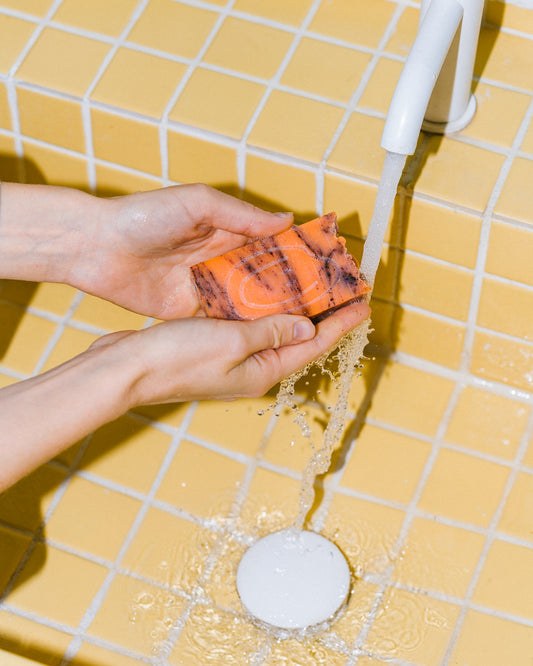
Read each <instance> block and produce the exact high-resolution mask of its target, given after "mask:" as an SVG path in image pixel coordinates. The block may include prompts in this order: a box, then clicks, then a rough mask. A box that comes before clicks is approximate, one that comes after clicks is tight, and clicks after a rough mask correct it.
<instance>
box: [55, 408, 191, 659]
mask: <svg viewBox="0 0 533 666" xmlns="http://www.w3.org/2000/svg"><path fill="white" fill-rule="evenodd" d="M194 410H195V405H191V406H190V407H189V409H188V412H187V415H186V416H185V418H184V420H183V423H182V424H181V426H180V428H179V429H178V431H177V433H176V435H175V436H174V438H173V439H172V441H171V443H170V446H169V448H168V451H167V453H166V455H165V457H164V460H163V463H162V464H161V467H160V469H159V471H158V473H157V475H156V477H155V479H154V481H153V482H152V485H151V488H150V490H149V492H148V494H147V495H146V497H145V499H144V501H143V503H142V505H141V507H140V509H139V511H138V513H137V516H136V517H135V520H134V522H133V524H132V526H131V527H130V529H129V531H128V534H127V535H126V538H125V539H124V541H123V543H122V545H121V548H120V550H119V553H118V555H117V557H116V558H115V561H114V562H113V564H112V566H111V567H110V569H109V572H108V574H107V576H106V578H105V580H104V582H103V583H102V585H101V587H100V589H99V590H98V592H97V593H96V595H95V597H94V598H93V600H92V602H91V603H90V604H89V606H88V608H87V610H86V611H85V613H84V616H83V617H82V619H81V620H80V623H79V625H78V629H77V632H76V636H75V638H74V639H73V640H72V641H71V643H70V645H69V646H68V647H67V649H66V651H65V653H64V656H63V660H62V662H61V666H66V665H67V664H69V663H70V661H71V660H72V659H73V658H74V656H75V655H76V653H77V651H78V650H79V648H80V646H81V642H82V638H83V636H84V635H85V633H86V631H87V629H88V628H89V626H90V625H91V623H92V621H93V620H94V618H95V616H96V614H97V612H98V611H99V609H100V606H101V605H102V603H103V600H104V599H105V597H106V595H107V593H108V591H109V588H110V586H111V584H112V582H113V580H114V578H115V576H116V573H117V571H118V567H120V564H121V562H122V560H123V558H124V556H125V555H126V552H127V550H128V549H129V547H130V546H131V543H132V542H133V539H134V538H135V536H136V534H137V532H138V530H139V528H140V526H141V524H142V523H143V521H144V519H145V517H146V514H147V513H148V511H149V509H150V507H151V506H152V503H153V501H154V499H155V494H156V492H157V489H158V488H159V486H160V484H161V482H162V480H163V477H164V475H165V474H166V472H167V470H168V468H169V466H170V463H171V462H172V459H173V458H174V455H175V454H176V451H177V450H178V448H179V445H180V443H181V441H182V438H183V433H184V432H185V430H186V429H187V427H188V424H189V422H190V419H191V418H192V415H193V413H194Z"/></svg>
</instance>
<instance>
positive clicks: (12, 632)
mask: <svg viewBox="0 0 533 666" xmlns="http://www.w3.org/2000/svg"><path fill="white" fill-rule="evenodd" d="M71 640H72V636H71V635H70V634H67V633H64V632H62V631H59V630H57V629H52V628H51V627H48V626H46V625H45V624H40V623H38V622H33V621H32V620H28V619H26V618H25V617H20V616H18V615H15V614H14V613H8V612H7V611H2V612H0V650H1V649H4V650H6V651H7V653H8V654H18V655H20V656H21V657H25V658H27V659H33V660H35V661H36V662H38V663H39V664H47V666H59V664H60V663H61V661H62V659H63V654H64V653H65V650H66V649H67V647H68V645H69V643H70V641H71ZM2 657H4V655H2ZM24 663H25V662H24ZM32 664H33V661H32ZM20 666H23V665H22V664H21V665H20ZM26 666H29V664H26Z"/></svg>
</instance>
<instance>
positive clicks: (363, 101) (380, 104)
mask: <svg viewBox="0 0 533 666" xmlns="http://www.w3.org/2000/svg"><path fill="white" fill-rule="evenodd" d="M402 69H403V63H401V62H398V61H397V60H389V59H388V58H380V59H379V60H378V62H377V64H376V67H375V68H374V71H373V72H372V76H371V77H370V81H369V82H368V83H367V84H366V87H365V89H364V92H363V94H362V95H361V98H360V100H359V103H358V106H359V107H361V108H363V109H364V108H366V109H374V110H376V111H381V113H385V114H386V113H387V112H388V110H389V106H390V103H391V100H392V95H393V93H394V91H395V90H396V84H397V83H398V79H399V78H400V73H401V71H402Z"/></svg>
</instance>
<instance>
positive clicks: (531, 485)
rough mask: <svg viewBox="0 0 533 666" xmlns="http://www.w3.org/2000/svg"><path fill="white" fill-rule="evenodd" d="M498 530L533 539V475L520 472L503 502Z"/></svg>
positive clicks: (520, 537)
mask: <svg viewBox="0 0 533 666" xmlns="http://www.w3.org/2000/svg"><path fill="white" fill-rule="evenodd" d="M498 530H499V531H500V532H503V533H504V534H509V535H511V536H515V537H517V538H519V539H525V540H527V541H533V475H531V474H526V473H520V474H519V475H518V476H517V478H516V481H515V482H514V485H513V487H512V489H511V492H510V494H509V496H508V498H507V501H506V503H505V508H504V510H503V514H502V517H501V519H500V522H499V523H498Z"/></svg>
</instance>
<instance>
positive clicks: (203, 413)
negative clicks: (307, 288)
mask: <svg viewBox="0 0 533 666" xmlns="http://www.w3.org/2000/svg"><path fill="white" fill-rule="evenodd" d="M524 4H526V3H523V2H522V3H503V2H500V1H499V0H487V2H486V10H485V21H484V24H483V28H482V32H481V36H480V42H479V48H478V55H477V61H476V66H475V72H474V74H475V76H474V90H475V95H476V99H477V112H476V115H475V118H474V120H473V122H472V123H471V124H470V126H469V127H467V128H466V129H465V130H463V131H462V132H461V133H459V134H456V135H452V136H448V137H445V138H443V137H437V136H429V135H425V134H422V135H421V138H420V142H419V145H418V149H417V152H416V154H415V156H414V157H413V158H411V159H410V160H409V161H408V163H407V167H406V170H405V172H404V175H403V178H402V182H401V186H400V189H399V193H398V197H397V200H396V205H395V208H394V212H393V214H392V216H391V220H390V226H389V229H388V231H387V236H386V243H385V246H384V248H383V253H382V262H381V266H380V269H379V272H378V276H377V280H376V286H375V290H374V296H373V302H372V305H373V328H374V331H373V333H372V338H371V342H372V345H371V348H370V349H369V356H375V358H373V360H369V361H367V362H366V363H365V365H364V368H363V370H362V377H361V378H357V379H355V380H354V388H353V392H352V396H351V398H350V410H351V411H350V418H351V420H352V421H353V420H355V423H356V424H359V426H358V431H357V432H355V433H354V430H353V427H352V426H353V424H352V426H349V427H348V428H347V433H348V434H347V437H346V441H345V442H344V444H343V448H342V450H339V451H337V452H336V455H335V457H334V464H333V467H332V470H331V472H332V473H331V474H328V475H327V476H326V478H325V480H324V487H323V488H322V489H321V490H320V492H319V493H318V495H317V505H318V506H316V507H315V509H316V511H315V513H314V515H313V516H312V520H311V523H310V525H311V526H312V527H313V528H315V529H318V530H320V531H322V532H323V533H324V534H326V535H327V536H330V537H331V538H333V539H334V540H335V542H336V543H337V544H338V545H339V546H340V547H341V548H342V549H343V550H344V552H345V554H346V555H347V557H348V559H349V560H350V564H351V566H352V569H353V572H354V576H355V577H354V592H353V594H352V597H351V599H350V602H349V605H348V607H347V609H346V610H345V613H344V614H343V616H342V617H341V618H340V619H339V620H338V621H337V622H336V623H335V624H334V625H333V627H332V628H331V630H330V631H329V632H327V633H326V634H324V635H322V636H319V637H317V638H314V639H309V640H307V641H297V640H288V641H282V642H280V643H276V642H275V641H273V640H272V638H271V637H270V636H268V634H266V633H265V632H264V631H262V630H261V629H259V628H257V627H255V626H254V625H253V624H252V623H250V622H249V621H248V619H247V618H246V617H245V616H244V615H243V613H242V608H241V607H240V604H239V600H238V597H237V595H236V592H235V568H236V563H237V562H238V559H239V557H240V556H241V554H242V552H243V550H244V548H245V547H246V545H247V544H248V543H250V540H251V539H254V538H256V537H257V536H259V535H261V534H264V533H266V532H269V531H271V530H274V529H279V528H280V527H283V526H285V525H288V524H290V523H291V521H292V520H293V519H294V517H295V515H296V513H297V511H298V494H299V489H300V480H301V474H302V469H303V466H304V465H305V462H306V461H307V459H308V456H309V455H310V452H309V445H308V443H307V441H306V440H305V439H304V438H303V437H301V436H300V435H299V433H298V432H297V430H296V428H295V426H294V423H292V420H291V417H290V415H288V414H286V413H285V412H283V413H282V414H281V415H280V416H279V418H278V417H274V416H272V415H266V416H263V417H259V416H258V415H257V411H258V410H260V409H264V408H265V407H266V406H268V404H269V403H270V399H269V398H265V399H258V400H241V401H238V402H236V403H232V404H231V406H229V407H228V405H227V404H226V403H214V402H206V403H201V404H192V405H188V404H186V405H178V406H175V407H172V408H168V407H164V408H162V407H150V408H144V409H139V410H135V412H133V413H130V414H128V415H124V416H123V417H121V418H120V419H118V420H117V421H116V422H114V423H112V424H109V425H107V426H105V427H104V428H102V429H101V430H99V431H98V432H97V433H95V434H93V435H92V436H90V437H89V438H87V439H86V440H85V441H84V442H79V443H77V444H76V445H75V446H73V447H72V448H71V449H69V450H68V451H66V452H64V453H63V454H61V456H59V457H58V458H57V459H55V460H54V461H52V462H51V463H49V464H47V465H44V466H43V467H42V468H40V469H39V470H37V471H36V472H35V473H34V474H32V475H31V476H30V477H29V478H28V479H25V480H23V481H21V482H20V483H19V484H17V485H16V486H15V487H14V488H13V489H11V490H9V491H8V492H7V493H5V494H4V495H3V496H0V662H1V663H2V664H3V663H4V662H3V661H2V659H4V655H5V660H6V664H11V661H8V659H10V660H12V661H13V663H18V659H17V657H20V658H22V657H27V658H30V659H34V660H36V661H37V662H38V663H44V664H60V663H61V664H62V665H63V664H64V665H66V664H72V666H89V665H90V666H108V665H111V664H113V666H122V665H124V666H132V665H133V664H137V663H154V664H156V663H160V662H159V661H157V660H158V659H159V658H160V657H158V655H156V654H154V653H153V648H154V645H155V644H157V643H158V641H160V640H162V639H163V638H165V637H169V641H170V647H169V651H168V663H169V664H187V665H188V664H194V665H197V664H199V663H202V664H231V663H234V664H244V663H250V664H257V665H258V666H259V664H261V665H262V664H265V665H267V664H268V665H270V664H272V665H273V664H276V665H278V664H301V663H302V664H313V663H317V664H322V663H324V664H346V665H347V666H353V665H355V664H358V666H368V665H370V664H380V663H387V660H391V659H392V660H394V663H398V664H402V665H404V666H412V665H420V666H437V665H440V664H447V665H450V666H451V665H458V666H466V665H468V666H472V665H475V666H478V665H479V666H502V664H512V666H531V663H532V660H533V648H532V645H533V606H532V602H531V599H532V596H531V594H527V593H525V590H528V589H531V588H532V586H533V574H532V572H533V519H532V516H533V416H532V406H533V197H532V188H531V183H532V182H533V120H532V119H533V78H532V76H531V63H532V62H533V7H531V8H530V9H527V8H525V7H523V6H518V5H524ZM418 15H419V7H418V3H417V2H411V1H410V0H405V2H404V1H403V0H290V1H286V0H285V1H284V0H267V1H262V0H113V1H112V2H109V1H108V2H104V0H0V180H23V181H24V180H26V181H27V182H39V183H49V184H61V185H68V186H73V187H77V188H81V189H83V190H86V191H89V192H93V193H95V194H98V195H102V196H110V195H117V194H124V193H129V192H134V191H137V190H147V189H153V188H158V187H161V186H168V185H172V184H179V183H187V182H197V181H202V182H206V183H208V184H210V185H213V186H215V187H219V188H221V189H223V190H225V191H227V192H230V193H232V194H234V195H237V196H241V197H243V198H245V199H247V200H249V201H252V202H254V203H256V204H257V205H260V206H263V207H265V208H268V209H271V210H282V209H288V210H292V211H294V212H295V215H296V219H297V220H298V221H302V220H306V219H309V218H310V217H312V216H313V215H315V214H317V213H318V214H321V213H324V212H328V211H330V210H335V211H336V212H337V213H338V215H339V220H340V228H341V231H342V233H343V234H344V235H345V236H346V237H347V239H348V247H349V249H350V250H351V251H352V252H353V254H354V255H355V256H356V257H358V258H359V257H360V256H361V252H362V247H363V242H364V239H365V237H366V234H367V231H368V225H369V222H370V218H371V215H372V209H373V204H374V199H375V195H376V190H377V181H378V180H379V177H380V174H381V169H382V166H383V160H384V153H383V150H382V149H381V148H380V145H379V143H380V137H381V133H382V130H383V125H384V120H385V116H386V113H387V109H388V105H389V103H390V99H391V96H392V93H393V91H394V87H395V85H396V82H397V80H398V77H399V74H400V71H401V68H402V65H403V63H404V61H405V58H406V56H407V54H408V52H409V48H410V45H411V44H412V41H413V39H414V37H415V35H416V30H417V24H418ZM151 323H152V322H151V320H149V319H147V318H146V317H141V316H139V315H135V314H133V313H130V312H126V311H124V310H121V309H120V308H117V307H115V306H111V305H109V304H107V303H104V302H102V301H100V300H99V299H96V298H93V297H89V296H87V295H84V294H82V293H79V292H77V291H76V290H74V289H72V288H70V287H67V286H62V285H44V284H43V285H32V284H24V283H16V282H7V281H4V282H0V354H1V357H0V386H5V385H7V384H9V383H11V382H13V381H17V380H22V379H24V378H25V377H28V376H31V375H32V374H36V373H39V372H42V371H45V370H47V369H50V368H52V367H54V366H56V365H57V364H59V363H61V362H62V361H64V360H66V359H67V358H71V357H72V356H74V355H75V354H76V353H79V352H81V351H83V350H85V349H86V348H87V346H88V345H89V344H90V343H91V342H92V341H93V340H94V339H95V338H96V337H98V336H99V335H102V334H103V333H106V332H108V331H113V330H120V329H122V328H141V327H143V326H146V325H150V324H151ZM317 385H318V384H317ZM324 392H326V391H325V390H324ZM304 393H305V392H304ZM307 393H309V391H308V392H307ZM302 395H303V394H302ZM317 395H318V394H316V395H312V396H311V397H312V403H313V404H310V405H308V407H307V408H308V412H309V418H310V419H311V420H312V422H313V428H314V429H315V430H317V432H320V430H321V428H322V427H323V425H324V419H325V418H326V417H324V414H323V412H322V411H321V409H322V408H321V406H320V404H317V402H320V401H319V400H316V398H317ZM301 399H302V400H304V397H302V398H301ZM326 420H327V419H326ZM356 430H357V429H356ZM2 590H4V592H3V596H2ZM143 600H144V601H143ZM145 602H146V603H145ZM150 632H151V633H150ZM2 650H3V651H4V652H2ZM62 660H63V661H62ZM150 660H152V662H151V661H150Z"/></svg>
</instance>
